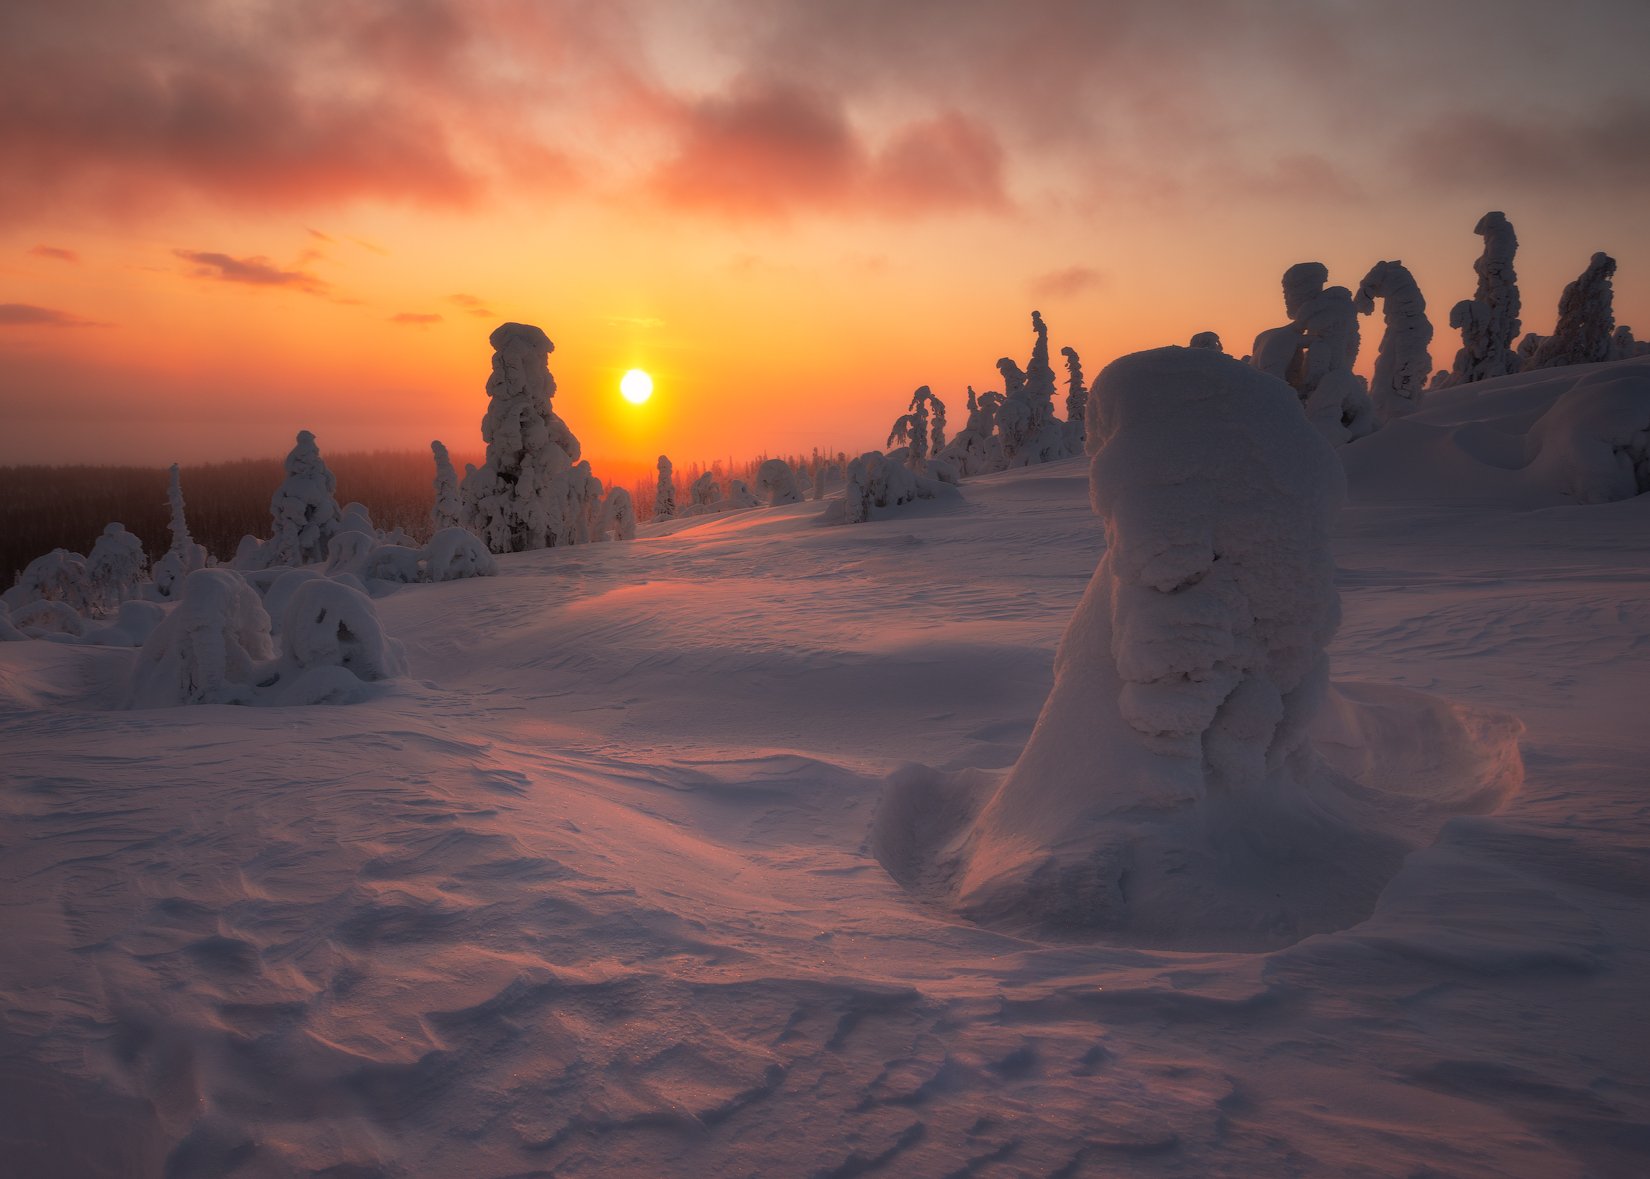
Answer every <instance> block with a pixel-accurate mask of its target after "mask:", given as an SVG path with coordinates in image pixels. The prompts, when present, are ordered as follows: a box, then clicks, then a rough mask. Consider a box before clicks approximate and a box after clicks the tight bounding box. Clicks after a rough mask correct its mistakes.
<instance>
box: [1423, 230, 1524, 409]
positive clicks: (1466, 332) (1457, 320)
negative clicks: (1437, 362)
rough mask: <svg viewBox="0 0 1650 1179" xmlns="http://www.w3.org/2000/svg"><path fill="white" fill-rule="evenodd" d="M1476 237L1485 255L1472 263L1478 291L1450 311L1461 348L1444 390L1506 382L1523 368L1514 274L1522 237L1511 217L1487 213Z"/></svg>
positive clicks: (1518, 308)
mask: <svg viewBox="0 0 1650 1179" xmlns="http://www.w3.org/2000/svg"><path fill="white" fill-rule="evenodd" d="M1473 232H1474V233H1476V234H1477V235H1478V236H1479V237H1481V238H1483V239H1484V252H1483V253H1482V254H1480V255H1479V256H1478V260H1477V261H1475V262H1474V263H1473V264H1472V268H1473V270H1475V271H1476V272H1477V273H1478V289H1477V290H1476V291H1475V292H1474V293H1473V297H1472V298H1470V299H1462V300H1461V301H1460V302H1459V303H1457V304H1456V305H1455V306H1454V307H1452V308H1450V313H1449V325H1450V327H1452V328H1455V329H1457V330H1458V331H1460V333H1461V349H1460V351H1458V352H1457V353H1456V354H1455V364H1454V366H1453V367H1452V368H1451V369H1450V372H1449V374H1448V376H1446V377H1444V378H1443V380H1442V382H1441V384H1443V385H1446V386H1447V385H1464V384H1467V383H1468V382H1471V381H1483V380H1488V379H1489V378H1490V377H1504V376H1506V375H1508V374H1509V373H1515V372H1517V371H1518V368H1519V358H1518V353H1517V352H1516V351H1514V345H1515V342H1516V341H1517V340H1518V329H1519V326H1520V325H1519V319H1518V316H1519V312H1520V305H1519V295H1518V273H1517V271H1516V270H1514V269H1513V256H1514V255H1516V254H1517V253H1518V235H1517V234H1516V233H1514V232H1513V227H1512V222H1510V221H1508V220H1507V215H1506V214H1505V213H1500V212H1491V213H1485V214H1484V215H1483V216H1482V217H1480V218H1479V219H1478V224H1477V225H1476V226H1474V227H1473Z"/></svg>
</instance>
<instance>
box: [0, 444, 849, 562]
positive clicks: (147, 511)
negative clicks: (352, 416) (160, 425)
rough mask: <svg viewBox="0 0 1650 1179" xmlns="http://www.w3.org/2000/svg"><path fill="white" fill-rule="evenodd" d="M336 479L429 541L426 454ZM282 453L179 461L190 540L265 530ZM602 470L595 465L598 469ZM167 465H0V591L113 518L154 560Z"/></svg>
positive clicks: (460, 460)
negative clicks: (187, 462)
mask: <svg viewBox="0 0 1650 1179" xmlns="http://www.w3.org/2000/svg"><path fill="white" fill-rule="evenodd" d="M325 457H326V463H327V466H328V467H329V468H330V469H331V470H332V473H333V474H334V475H335V476H336V477H337V479H338V491H337V495H336V498H337V500H338V502H339V504H347V503H354V502H359V503H363V504H366V505H367V509H368V511H370V512H371V513H372V521H373V523H374V524H376V525H377V526H378V527H379V528H382V529H391V528H399V529H400V530H401V531H403V532H405V533H407V534H408V535H409V536H411V537H412V538H413V539H414V540H417V541H418V542H419V543H421V544H422V543H423V542H424V541H426V540H428V539H429V536H430V532H431V524H430V508H431V507H432V506H433V504H434V503H435V489H434V486H433V483H434V480H435V462H434V460H433V459H432V458H431V457H430V454H429V452H428V451H412V450H405V451H402V450H374V451H356V452H345V453H332V452H328V453H327V454H326V456H325ZM766 457H768V456H767V455H762V456H759V457H757V458H753V459H748V460H746V461H745V462H742V463H740V462H735V461H734V460H731V459H730V460H728V461H727V462H725V463H724V462H721V461H718V462H715V463H713V464H711V465H710V467H709V468H708V469H711V470H714V471H715V472H716V474H717V477H718V478H719V479H725V478H727V477H728V475H729V474H730V473H731V474H732V475H733V476H734V477H737V478H744V479H746V480H747V481H754V479H755V472H756V468H757V467H758V466H760V465H761V462H762V459H764V458H766ZM822 457H824V458H829V459H832V461H838V462H841V461H843V460H844V459H845V458H846V456H842V455H838V456H831V455H830V454H829V452H821V451H820V450H819V449H817V448H816V449H815V450H814V452H813V455H812V456H809V457H804V456H801V455H797V456H791V457H790V462H791V463H792V464H793V465H796V466H799V467H802V468H803V469H809V468H810V467H811V466H812V465H813V464H814V463H817V462H818V461H819V460H820V459H821V458H822ZM452 458H453V465H454V466H455V467H457V468H458V473H459V478H460V479H462V478H463V477H464V464H465V463H467V462H471V463H475V464H477V465H480V464H481V462H482V461H483V458H484V456H482V455H480V454H469V455H466V454H458V453H455V454H454V455H453V456H452ZM281 463H282V460H281V459H279V458H257V459H237V460H235V461H233V462H227V463H201V464H198V465H194V466H183V467H181V468H180V474H181V477H182V485H183V503H184V512H185V514H186V515H187V516H188V519H189V533H190V535H191V536H192V537H194V539H195V541H196V543H197V544H203V545H205V546H206V551H207V552H209V553H211V554H212V555H213V556H214V557H216V558H218V559H219V560H220V561H227V560H228V559H229V558H231V557H233V556H234V555H235V546H236V545H238V544H240V541H241V537H243V536H245V535H247V534H248V533H251V534H252V535H253V536H260V537H262V536H268V535H269V521H270V516H269V500H270V497H271V496H273V495H274V494H275V489H276V488H277V487H279V486H280V485H281V480H282V479H283V478H285V473H284V472H283V470H282V467H281ZM706 469H707V467H706V466H705V465H704V464H701V463H690V464H687V465H686V466H682V467H678V468H677V469H676V478H675V483H676V495H677V501H678V502H679V503H684V504H685V503H687V502H688V497H687V489H688V487H689V486H691V485H692V482H693V480H694V479H696V478H698V477H699V475H700V474H701V473H702V472H703V471H705V470H706ZM597 474H598V475H599V474H600V472H599V471H598V472H597ZM166 482H167V469H166V468H165V467H93V466H66V467H22V466H15V467H7V466H0V589H4V588H5V587H6V586H9V585H11V584H12V582H14V581H15V580H16V579H17V574H19V573H20V572H22V570H23V567H24V566H25V565H27V564H28V563H29V562H30V561H32V560H34V559H35V558H36V557H38V556H41V555H42V554H45V553H49V552H51V551H52V550H53V549H58V548H62V549H70V550H72V551H74V552H77V553H88V552H90V551H91V547H92V542H93V541H94V540H96V539H97V538H98V536H99V535H100V534H101V533H102V532H103V528H104V525H106V524H109V523H111V522H113V521H117V520H118V521H119V522H120V523H122V524H124V525H125V526H126V529H127V531H128V532H132V533H134V534H136V535H137V536H138V537H139V538H140V539H141V540H142V541H143V547H144V549H145V550H146V551H147V552H148V554H149V559H150V560H151V561H153V560H154V559H155V558H156V557H158V556H160V555H161V554H162V553H164V552H165V551H166V550H167V548H168V547H169V546H170V545H171V543H172V537H171V533H170V532H168V531H167V527H166V521H167V517H168V508H167V505H166ZM655 486H656V480H655V479H652V478H646V479H639V480H636V481H634V482H633V483H631V484H630V489H631V494H632V495H633V496H634V498H635V507H636V516H637V518H638V519H639V520H641V521H644V522H645V521H647V520H649V519H651V518H652V516H653V493H654V488H655Z"/></svg>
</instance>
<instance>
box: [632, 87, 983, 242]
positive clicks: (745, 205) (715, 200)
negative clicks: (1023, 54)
mask: <svg viewBox="0 0 1650 1179" xmlns="http://www.w3.org/2000/svg"><path fill="white" fill-rule="evenodd" d="M670 122H671V123H673V127H672V130H673V132H674V150H673V152H672V154H671V155H670V156H669V157H668V158H667V159H666V160H665V161H664V162H663V163H662V164H660V165H659V166H658V167H657V168H656V169H655V170H654V172H653V174H652V176H651V177H650V178H649V181H648V188H649V190H650V192H651V193H652V194H653V196H654V197H655V198H657V199H658V200H659V201H660V202H661V203H663V204H665V205H667V206H670V207H672V208H675V209H678V210H687V211H692V212H702V213H711V214H716V215H721V216H728V217H736V218H739V217H780V216H785V215H788V214H790V213H793V212H797V211H799V210H816V211H827V212H835V213H872V214H875V215H882V216H889V217H908V216H912V215H916V214H920V213H932V212H943V211H960V210H967V209H1001V208H1004V207H1005V206H1006V205H1007V203H1008V202H1007V197H1006V195H1005V192H1004V188H1003V152H1002V148H1001V147H1000V146H999V145H998V143H997V141H996V139H995V138H994V137H993V135H992V133H991V131H990V130H989V129H988V128H987V127H985V126H984V125H983V124H981V123H978V122H976V121H974V120H972V119H970V118H968V117H967V116H965V115H962V114H960V113H959V112H956V111H946V112H943V113H941V114H940V115H937V116H935V117H933V118H929V119H924V120H919V121H916V122H910V123H905V124H903V125H900V126H897V127H895V128H894V129H893V131H892V133H891V135H890V136H889V138H888V140H887V142H886V143H885V144H884V145H883V146H881V147H880V148H873V147H871V146H870V145H869V144H868V143H867V142H866V140H865V138H864V137H863V136H862V135H861V133H860V132H859V131H857V130H856V129H855V128H854V127H853V126H852V124H851V123H850V122H849V120H848V117H847V112H846V111H845V109H844V107H843V105H842V102H841V100H840V99H839V98H837V97H835V96H833V95H831V94H829V93H827V92H825V91H821V90H813V89H807V88H804V87H800V86H796V85H793V84H791V83H789V82H786V81H779V80H774V79H761V78H750V77H746V78H742V79H740V80H739V81H737V82H735V83H734V84H733V85H732V86H731V87H729V88H728V89H727V90H726V91H724V92H721V93H715V94H711V95H708V96H706V97H704V98H701V99H698V100H696V101H693V102H686V103H683V104H681V105H680V107H679V108H678V109H677V110H676V112H675V115H674V117H673V118H672V119H671V120H670Z"/></svg>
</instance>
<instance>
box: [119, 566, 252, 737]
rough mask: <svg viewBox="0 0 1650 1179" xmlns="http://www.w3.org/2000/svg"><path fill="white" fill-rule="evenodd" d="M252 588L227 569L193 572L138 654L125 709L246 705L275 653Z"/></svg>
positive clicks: (185, 580)
mask: <svg viewBox="0 0 1650 1179" xmlns="http://www.w3.org/2000/svg"><path fill="white" fill-rule="evenodd" d="M269 631H270V628H269V615H268V613H267V612H265V610H264V606H263V602H261V601H260V600H259V598H258V594H257V591H256V590H254V589H253V588H252V587H251V586H250V585H248V584H247V582H246V580H245V579H244V578H242V577H240V576H239V575H237V574H235V573H232V572H230V571H229V570H227V569H197V570H196V571H195V572H193V573H191V574H190V575H189V576H188V577H186V578H184V581H183V593H182V597H181V600H180V601H179V602H178V604H177V605H176V606H175V607H173V608H172V611H171V613H169V614H168V615H167V616H166V619H165V621H163V622H162V623H161V624H160V625H159V626H158V627H156V628H155V630H154V632H153V633H152V634H150V636H149V638H148V640H147V641H146V642H145V643H144V644H143V649H142V650H141V651H139V652H138V659H137V664H136V666H135V667H134V668H133V670H132V681H131V692H130V695H129V697H128V705H129V707H132V708H170V707H172V706H174V705H179V704H248V703H250V702H251V701H252V696H253V692H254V691H255V689H256V687H257V684H258V681H259V680H260V679H261V678H262V675H261V670H262V665H263V664H264V663H265V662H266V661H267V660H269V659H270V658H271V656H273V655H274V648H273V646H272V645H271V642H270V633H269Z"/></svg>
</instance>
